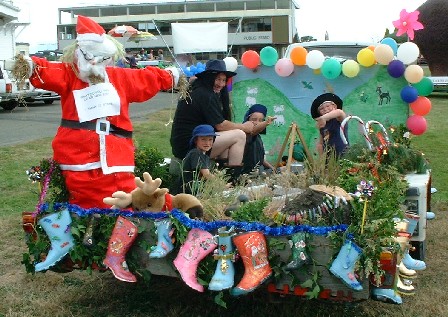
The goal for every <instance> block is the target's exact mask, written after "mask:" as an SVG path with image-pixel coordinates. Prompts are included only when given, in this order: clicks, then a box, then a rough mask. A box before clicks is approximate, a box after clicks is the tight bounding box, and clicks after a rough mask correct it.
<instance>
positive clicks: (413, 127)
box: [406, 114, 427, 135]
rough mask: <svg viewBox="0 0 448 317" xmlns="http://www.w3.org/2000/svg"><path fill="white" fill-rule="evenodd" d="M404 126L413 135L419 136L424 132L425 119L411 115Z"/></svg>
mask: <svg viewBox="0 0 448 317" xmlns="http://www.w3.org/2000/svg"><path fill="white" fill-rule="evenodd" d="M406 126H407V127H408V129H409V131H410V132H411V133H412V134H414V135H421V134H423V133H424V132H425V131H426V128H427V124H426V119H425V118H424V117H422V116H419V115H416V114H414V115H412V116H410V117H409V118H408V119H407V120H406Z"/></svg>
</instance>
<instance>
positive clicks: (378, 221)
mask: <svg viewBox="0 0 448 317" xmlns="http://www.w3.org/2000/svg"><path fill="white" fill-rule="evenodd" d="M341 167H342V172H341V174H340V177H339V179H338V184H339V186H341V187H342V188H343V189H345V190H346V191H347V192H351V193H354V192H355V191H356V189H357V185H358V184H359V183H360V182H361V181H367V182H368V181H372V182H373V185H374V190H373V194H372V196H371V197H370V198H369V199H368V200H367V203H365V202H363V201H360V200H358V199H356V198H355V200H354V201H353V203H352V205H353V213H352V221H351V224H350V226H349V228H348V230H347V234H348V233H350V234H352V235H353V236H354V238H355V239H354V240H355V241H356V243H357V244H358V245H359V246H360V247H361V248H362V249H363V256H362V258H361V263H362V264H361V266H362V267H363V268H364V270H365V274H366V275H368V274H370V273H373V274H375V275H376V276H378V275H380V274H382V271H381V268H380V267H379V264H378V261H379V256H380V253H381V251H382V247H385V246H390V245H391V244H393V243H392V240H391V237H393V236H395V234H396V229H395V227H394V221H393V218H394V217H403V216H404V215H403V211H402V210H401V208H400V207H401V204H402V203H403V202H404V199H405V191H406V189H407V186H408V185H407V182H406V180H405V179H404V177H403V175H401V174H400V173H398V171H397V170H396V169H395V168H394V167H393V166H387V165H381V164H379V163H378V162H376V161H374V160H371V161H367V162H359V163H354V162H352V161H349V160H341ZM364 208H366V222H365V224H364V225H363V224H362V221H363V213H364ZM361 227H363V230H364V232H363V233H362V234H361Z"/></svg>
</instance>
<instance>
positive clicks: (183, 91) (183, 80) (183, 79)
mask: <svg viewBox="0 0 448 317" xmlns="http://www.w3.org/2000/svg"><path fill="white" fill-rule="evenodd" d="M177 87H178V88H179V99H180V100H187V98H188V99H191V98H190V93H189V91H188V89H189V84H188V80H187V76H185V74H181V75H180V77H179V83H178V84H177Z"/></svg>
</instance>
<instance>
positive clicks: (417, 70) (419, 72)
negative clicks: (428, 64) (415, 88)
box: [404, 65, 424, 84]
mask: <svg viewBox="0 0 448 317" xmlns="http://www.w3.org/2000/svg"><path fill="white" fill-rule="evenodd" d="M423 75H424V74H423V68H421V67H420V65H409V66H408V67H406V70H405V71H404V78H405V79H406V80H407V81H408V82H409V83H411V84H416V83H418V82H420V80H422V79H423Z"/></svg>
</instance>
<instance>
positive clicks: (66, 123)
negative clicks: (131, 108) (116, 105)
mask: <svg viewBox="0 0 448 317" xmlns="http://www.w3.org/2000/svg"><path fill="white" fill-rule="evenodd" d="M61 127H64V128H70V129H79V130H90V131H96V121H86V122H79V121H74V120H67V119H61ZM109 134H113V135H115V136H117V137H120V138H125V139H132V131H128V130H123V129H120V128H118V127H116V126H114V125H113V124H111V125H110V127H109Z"/></svg>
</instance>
